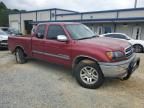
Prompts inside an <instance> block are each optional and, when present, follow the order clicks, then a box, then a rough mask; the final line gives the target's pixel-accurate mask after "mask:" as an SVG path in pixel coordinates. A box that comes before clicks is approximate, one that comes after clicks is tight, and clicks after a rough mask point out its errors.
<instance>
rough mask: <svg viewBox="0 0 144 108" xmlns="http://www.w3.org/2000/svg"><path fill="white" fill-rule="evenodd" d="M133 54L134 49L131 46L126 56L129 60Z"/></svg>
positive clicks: (127, 49)
mask: <svg viewBox="0 0 144 108" xmlns="http://www.w3.org/2000/svg"><path fill="white" fill-rule="evenodd" d="M132 54H133V47H132V46H129V47H127V48H126V49H125V56H126V57H127V58H129V57H131V56H132Z"/></svg>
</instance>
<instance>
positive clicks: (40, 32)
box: [36, 25, 46, 39]
mask: <svg viewBox="0 0 144 108" xmlns="http://www.w3.org/2000/svg"><path fill="white" fill-rule="evenodd" d="M45 27H46V26H45V25H39V26H38V28H37V31H36V37H37V38H41V39H42V38H44V35H45Z"/></svg>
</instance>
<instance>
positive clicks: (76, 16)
mask: <svg viewBox="0 0 144 108" xmlns="http://www.w3.org/2000/svg"><path fill="white" fill-rule="evenodd" d="M45 21H46V22H48V21H50V22H51V21H62V22H65V21H66V22H69V21H70V22H81V23H84V24H86V25H88V26H89V27H90V28H91V29H92V30H93V31H94V32H97V33H98V34H102V33H108V32H121V33H126V34H127V35H129V36H131V37H133V38H135V39H143V40H144V8H133V9H119V10H107V11H94V12H75V11H71V10H64V9H57V8H53V9H45V10H36V11H27V12H23V13H15V14H9V25H10V27H13V28H16V29H18V30H20V31H21V32H22V33H23V34H27V33H30V31H31V28H32V23H40V22H45Z"/></svg>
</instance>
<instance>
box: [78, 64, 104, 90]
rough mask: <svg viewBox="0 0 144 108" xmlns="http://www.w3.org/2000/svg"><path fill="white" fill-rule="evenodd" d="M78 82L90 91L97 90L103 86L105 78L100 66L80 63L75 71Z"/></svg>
mask: <svg viewBox="0 0 144 108" xmlns="http://www.w3.org/2000/svg"><path fill="white" fill-rule="evenodd" d="M75 76H76V80H77V82H78V83H79V84H80V85H81V86H83V87H85V88H90V89H96V88H98V87H100V86H101V85H102V84H103V81H104V77H103V74H102V71H101V69H100V67H99V65H98V64H96V63H84V62H80V63H79V64H78V65H77V66H76V69H75Z"/></svg>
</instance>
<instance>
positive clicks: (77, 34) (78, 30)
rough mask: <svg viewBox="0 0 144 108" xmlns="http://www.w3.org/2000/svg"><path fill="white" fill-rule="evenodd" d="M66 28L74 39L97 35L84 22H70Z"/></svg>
mask: <svg viewBox="0 0 144 108" xmlns="http://www.w3.org/2000/svg"><path fill="white" fill-rule="evenodd" d="M66 29H67V30H68V31H69V33H70V35H71V36H72V39H76V40H79V39H87V38H92V37H94V36H95V34H94V33H93V32H92V30H90V29H89V28H88V27H87V26H85V25H83V24H69V25H66Z"/></svg>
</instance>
